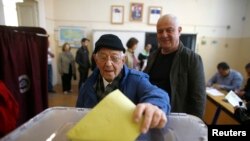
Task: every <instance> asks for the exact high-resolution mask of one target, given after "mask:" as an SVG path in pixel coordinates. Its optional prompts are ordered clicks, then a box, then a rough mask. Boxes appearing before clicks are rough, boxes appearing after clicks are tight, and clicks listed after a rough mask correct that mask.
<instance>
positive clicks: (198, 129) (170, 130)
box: [0, 107, 208, 141]
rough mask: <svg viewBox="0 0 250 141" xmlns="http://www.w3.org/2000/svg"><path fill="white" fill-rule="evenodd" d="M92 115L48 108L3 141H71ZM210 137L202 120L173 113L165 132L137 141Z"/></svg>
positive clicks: (189, 140)
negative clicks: (70, 136)
mask: <svg viewBox="0 0 250 141" xmlns="http://www.w3.org/2000/svg"><path fill="white" fill-rule="evenodd" d="M89 111H90V109H85V108H75V107H53V108H48V109H46V110H45V111H43V112H41V113H40V114H38V115H37V116H35V117H34V118H32V119H30V120H29V121H27V122H26V123H24V124H23V125H21V126H20V127H18V128H17V129H15V130H14V131H12V132H11V133H9V134H7V135H6V136H5V137H3V138H2V139H0V141H69V140H68V139H67V137H66V134H67V132H68V131H69V130H70V129H72V127H74V125H76V124H77V122H79V121H80V120H81V119H82V118H83V117H84V116H85V115H86V114H87V113H88V112H89ZM207 134H208V131H207V125H206V124H205V123H204V122H203V121H202V120H201V119H200V118H198V117H196V116H193V115H189V114H185V113H171V114H170V115H168V123H167V125H166V126H165V127H164V128H163V129H151V130H149V132H148V134H147V135H146V138H144V137H142V138H138V139H137V141H201V140H202V141H207V140H208V139H207Z"/></svg>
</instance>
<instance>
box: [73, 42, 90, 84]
mask: <svg viewBox="0 0 250 141" xmlns="http://www.w3.org/2000/svg"><path fill="white" fill-rule="evenodd" d="M81 44H82V46H81V48H79V49H78V50H77V52H76V63H77V64H78V65H79V67H78V71H79V73H80V79H79V84H78V88H79V89H80V87H81V85H82V83H84V82H85V81H86V79H87V77H88V73H89V68H90V61H89V50H88V45H89V39H87V38H83V39H82V41H81Z"/></svg>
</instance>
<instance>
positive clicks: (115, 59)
mask: <svg viewBox="0 0 250 141" xmlns="http://www.w3.org/2000/svg"><path fill="white" fill-rule="evenodd" d="M96 57H97V59H98V60H99V61H100V62H103V63H105V62H107V61H108V60H109V58H110V60H111V61H112V62H114V63H118V62H119V61H120V60H121V59H122V58H123V57H124V54H117V55H111V56H109V55H107V54H103V53H97V54H96Z"/></svg>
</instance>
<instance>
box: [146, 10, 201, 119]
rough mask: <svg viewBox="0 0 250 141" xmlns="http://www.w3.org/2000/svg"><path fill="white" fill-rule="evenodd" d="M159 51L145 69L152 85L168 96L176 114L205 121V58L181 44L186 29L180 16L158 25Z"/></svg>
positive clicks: (160, 22) (168, 16)
mask: <svg viewBox="0 0 250 141" xmlns="http://www.w3.org/2000/svg"><path fill="white" fill-rule="evenodd" d="M156 29H157V40H158V43H159V48H158V49H157V50H155V51H154V52H152V53H151V54H150V56H149V58H148V64H147V67H146V68H145V70H144V71H145V72H147V73H148V74H149V76H150V82H152V84H155V85H157V86H158V87H160V88H162V89H164V90H165V91H166V92H168V94H169V97H170V101H171V107H172V109H171V111H172V112H184V113H188V114H192V115H195V116H198V117H200V118H202V116H203V113H204V110H205V101H206V93H205V85H206V84H205V77H204V69H203V63H202V59H201V57H200V56H199V55H198V54H196V53H195V52H193V51H192V50H190V49H189V48H187V47H185V46H184V45H183V44H182V42H181V41H180V38H179V37H180V35H181V31H182V27H181V26H180V23H179V21H178V19H177V17H176V16H174V15H171V14H167V15H163V16H162V17H160V18H159V20H158V22H157V26H156Z"/></svg>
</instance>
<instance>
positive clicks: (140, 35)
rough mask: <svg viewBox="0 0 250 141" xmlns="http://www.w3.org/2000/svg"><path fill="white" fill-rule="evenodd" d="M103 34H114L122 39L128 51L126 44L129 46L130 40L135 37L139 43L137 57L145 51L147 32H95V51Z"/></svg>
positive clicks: (136, 51)
mask: <svg viewBox="0 0 250 141" xmlns="http://www.w3.org/2000/svg"><path fill="white" fill-rule="evenodd" d="M103 34H114V35H116V36H118V37H119V38H120V39H121V41H122V44H123V46H124V48H126V49H127V46H126V44H127V41H128V40H129V38H131V37H135V38H136V39H137V40H138V41H139V42H138V46H137V49H136V50H135V55H136V56H138V54H139V53H140V52H141V51H143V49H144V45H145V32H143V31H116V30H113V31H112V30H111V31H107V30H94V31H93V50H94V47H95V43H96V41H97V40H98V39H99V38H100V37H101V36H102V35H103Z"/></svg>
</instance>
